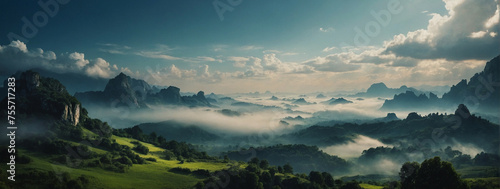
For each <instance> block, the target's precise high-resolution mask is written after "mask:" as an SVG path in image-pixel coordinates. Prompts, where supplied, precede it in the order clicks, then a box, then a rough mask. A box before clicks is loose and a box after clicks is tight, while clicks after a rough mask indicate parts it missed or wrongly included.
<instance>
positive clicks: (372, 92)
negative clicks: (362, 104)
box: [354, 83, 423, 97]
mask: <svg viewBox="0 0 500 189" xmlns="http://www.w3.org/2000/svg"><path fill="white" fill-rule="evenodd" d="M406 91H412V92H413V93H415V94H417V95H420V94H422V93H423V92H422V91H419V90H417V89H415V88H411V87H407V86H406V85H403V86H401V87H400V88H389V87H387V86H386V85H385V84H384V83H374V84H372V85H371V86H370V87H369V88H368V89H367V90H366V92H360V93H357V94H355V95H354V96H355V97H392V96H394V95H396V94H400V93H404V92H406Z"/></svg>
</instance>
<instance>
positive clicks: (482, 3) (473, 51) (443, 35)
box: [385, 0, 500, 60]
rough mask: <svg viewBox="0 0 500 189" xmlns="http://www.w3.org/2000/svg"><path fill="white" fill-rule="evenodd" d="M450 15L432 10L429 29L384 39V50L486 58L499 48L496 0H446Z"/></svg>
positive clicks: (409, 54) (408, 54)
mask: <svg viewBox="0 0 500 189" xmlns="http://www.w3.org/2000/svg"><path fill="white" fill-rule="evenodd" d="M444 2H445V3H446V9H447V10H448V14H447V15H439V14H436V13H432V14H430V15H431V16H432V18H431V19H430V20H429V24H428V25H427V28H426V29H420V30H416V31H410V32H408V33H407V34H406V35H404V34H399V35H396V36H394V38H393V39H392V40H390V41H387V42H385V46H386V51H385V53H393V54H395V55H396V56H403V57H411V58H415V59H439V58H445V59H447V60H467V59H479V60H487V59H491V58H492V57H494V56H496V55H498V52H500V43H499V41H500V36H498V35H497V33H498V32H499V28H500V27H499V16H498V14H499V9H500V7H499V5H498V1H497V0H461V1H453V0H444Z"/></svg>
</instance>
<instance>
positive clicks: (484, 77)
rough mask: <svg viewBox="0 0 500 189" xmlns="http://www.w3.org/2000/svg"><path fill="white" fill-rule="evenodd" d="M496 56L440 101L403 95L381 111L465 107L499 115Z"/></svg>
mask: <svg viewBox="0 0 500 189" xmlns="http://www.w3.org/2000/svg"><path fill="white" fill-rule="evenodd" d="M499 74H500V56H497V57H495V58H493V59H492V60H490V61H489V62H487V63H486V66H485V68H484V71H482V72H480V73H476V74H475V75H474V76H473V77H472V78H471V79H470V81H469V82H467V80H465V79H463V80H461V81H460V82H459V83H458V84H456V85H453V86H452V87H451V88H450V91H449V92H447V93H445V94H444V95H443V97H442V98H438V97H437V95H435V94H433V93H430V94H429V97H427V96H425V95H419V96H417V95H415V93H413V92H409V91H407V92H406V93H401V94H399V95H395V96H394V98H393V99H392V100H386V101H385V103H384V105H383V106H382V108H381V109H383V110H389V109H390V110H418V109H428V108H438V109H449V108H452V107H456V106H458V105H459V104H465V105H467V106H469V107H473V108H474V109H477V110H478V111H482V112H500V109H499V108H500V76H499Z"/></svg>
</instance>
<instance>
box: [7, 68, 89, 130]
mask: <svg viewBox="0 0 500 189" xmlns="http://www.w3.org/2000/svg"><path fill="white" fill-rule="evenodd" d="M14 77H15V78H16V89H17V91H16V94H17V96H16V98H17V101H18V102H19V103H18V104H17V109H16V110H17V111H18V113H19V114H22V113H29V114H49V115H51V116H53V117H54V118H56V119H59V120H61V121H64V122H67V123H69V124H71V125H73V126H76V125H78V123H79V122H80V112H81V106H80V102H78V100H76V98H75V97H73V96H71V95H70V94H69V93H68V92H67V90H66V88H65V87H64V86H63V85H62V84H61V83H60V82H59V81H57V80H55V79H52V78H44V77H41V76H40V74H38V73H37V72H33V71H26V72H23V73H17V74H16V75H15V76H14Z"/></svg>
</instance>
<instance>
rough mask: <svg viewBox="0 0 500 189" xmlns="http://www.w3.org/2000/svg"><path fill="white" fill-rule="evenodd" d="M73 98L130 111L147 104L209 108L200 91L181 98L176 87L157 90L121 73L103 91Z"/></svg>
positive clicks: (89, 103)
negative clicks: (129, 109) (124, 108)
mask: <svg viewBox="0 0 500 189" xmlns="http://www.w3.org/2000/svg"><path fill="white" fill-rule="evenodd" d="M157 91H158V92H157ZM75 97H77V98H78V99H79V100H80V101H82V103H84V105H99V106H113V107H128V108H132V109H143V108H147V107H148V104H150V105H179V106H182V105H187V106H211V105H210V103H209V102H208V100H207V99H206V98H205V94H204V93H203V92H202V91H200V92H198V94H196V95H193V96H181V94H180V89H179V88H177V87H174V86H170V87H168V88H166V89H161V90H158V89H157V88H155V87H151V86H150V85H149V84H148V83H147V82H146V81H144V80H139V79H134V78H131V77H129V76H127V75H125V74H123V73H120V74H119V75H117V76H116V77H115V78H113V79H110V80H109V81H108V84H107V85H106V87H105V88H104V91H88V92H83V93H76V94H75Z"/></svg>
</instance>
